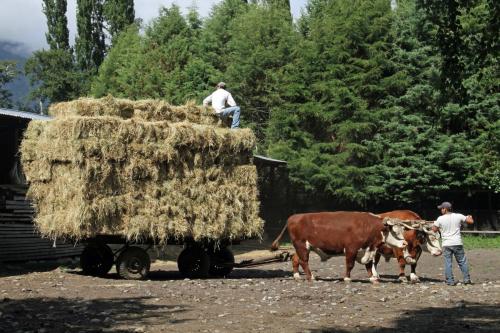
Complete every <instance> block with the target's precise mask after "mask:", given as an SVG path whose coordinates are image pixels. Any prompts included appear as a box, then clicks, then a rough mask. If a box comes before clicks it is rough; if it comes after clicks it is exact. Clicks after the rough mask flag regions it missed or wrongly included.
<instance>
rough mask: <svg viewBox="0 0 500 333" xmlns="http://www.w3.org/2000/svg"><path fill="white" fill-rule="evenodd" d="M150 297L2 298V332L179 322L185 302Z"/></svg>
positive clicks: (118, 329) (53, 332)
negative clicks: (155, 300) (158, 302)
mask: <svg viewBox="0 0 500 333" xmlns="http://www.w3.org/2000/svg"><path fill="white" fill-rule="evenodd" d="M152 302H153V300H151V299H150V298H148V297H141V298H124V299H94V300H85V299H66V298H28V299H20V300H19V299H16V300H11V299H3V300H1V299H0V313H1V320H0V332H18V331H20V332H30V331H31V332H37V331H40V329H43V331H44V332H50V333H59V332H61V333H62V332H103V331H106V332H113V333H122V332H134V330H136V329H137V328H138V327H141V329H142V331H147V329H145V328H144V326H145V325H147V322H155V321H156V322H158V321H159V320H161V322H162V323H170V324H176V323H180V322H184V321H186V320H183V321H179V320H175V319H174V316H175V314H177V313H180V312H185V311H187V310H188V309H187V308H186V307H185V306H183V305H178V306H175V305H169V306H165V305H156V304H152Z"/></svg>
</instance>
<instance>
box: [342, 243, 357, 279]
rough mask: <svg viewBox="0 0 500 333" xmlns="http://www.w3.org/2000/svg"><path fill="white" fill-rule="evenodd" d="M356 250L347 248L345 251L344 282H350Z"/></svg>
mask: <svg viewBox="0 0 500 333" xmlns="http://www.w3.org/2000/svg"><path fill="white" fill-rule="evenodd" d="M357 254H358V251H357V250H355V251H352V250H347V249H346V252H345V276H344V281H345V282H351V271H352V269H353V268H354V263H355V262H356V256H357Z"/></svg>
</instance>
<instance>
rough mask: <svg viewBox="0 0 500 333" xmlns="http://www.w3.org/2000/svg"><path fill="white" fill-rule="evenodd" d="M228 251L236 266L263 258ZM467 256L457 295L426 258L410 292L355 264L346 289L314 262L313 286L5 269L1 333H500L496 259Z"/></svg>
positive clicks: (157, 272)
mask: <svg viewBox="0 0 500 333" xmlns="http://www.w3.org/2000/svg"><path fill="white" fill-rule="evenodd" d="M234 250H235V252H236V251H238V252H236V254H239V255H238V256H237V258H236V259H237V261H238V260H241V259H242V258H249V257H258V256H262V255H264V256H265V255H267V254H269V253H267V252H265V251H263V250H262V251H252V252H249V253H241V252H242V250H238V248H237V247H235V248H234ZM243 251H244V249H243ZM467 256H468V259H469V262H470V266H471V275H472V278H473V280H474V285H472V286H455V287H449V286H446V285H445V284H444V283H443V258H442V257H439V258H433V257H431V256H430V255H429V254H424V255H423V256H422V258H421V260H420V262H419V266H418V268H417V273H418V275H419V276H420V277H421V280H422V281H421V283H418V284H401V283H399V282H397V281H396V279H397V273H398V268H397V265H396V263H395V261H391V262H389V263H385V262H381V263H380V265H379V272H380V273H381V274H382V281H381V283H380V284H378V285H372V284H371V283H369V282H368V279H367V277H366V272H365V270H364V267H362V266H361V265H356V267H355V268H354V270H353V275H352V277H353V279H354V280H353V282H352V283H350V284H346V283H344V282H343V281H342V279H341V278H342V276H343V269H344V268H343V267H344V259H343V258H342V257H338V258H333V259H331V260H329V261H328V262H320V260H319V258H318V257H317V256H316V255H315V254H311V267H312V269H313V273H314V274H315V276H316V277H317V278H318V281H315V282H312V283H308V282H305V281H300V282H296V281H294V280H293V279H292V274H291V263H290V262H286V263H273V264H270V265H267V266H262V267H258V268H249V269H236V270H234V271H233V273H232V274H231V276H230V277H229V278H226V279H206V280H186V279H182V278H181V277H180V275H179V273H178V272H177V266H176V264H175V262H172V261H157V262H155V263H154V264H153V265H152V268H151V275H150V279H149V280H147V281H127V280H121V279H118V277H117V275H116V273H114V272H111V274H110V275H109V277H107V278H93V277H88V276H84V275H81V273H80V270H79V269H78V268H76V267H68V265H66V266H60V265H59V264H57V263H42V264H40V263H36V264H23V265H19V264H17V265H3V267H2V268H1V269H0V332H9V333H10V332H23V333H25V332H39V333H44V332H45V333H52V332H220V333H222V332H287V333H290V332H313V333H319V332H392V331H395V330H397V331H398V332H399V333H404V332H433V333H434V332H453V333H458V332H500V274H499V268H500V251H499V250H470V251H467ZM69 266H71V265H69ZM454 266H455V276H456V277H458V278H460V279H461V274H460V272H459V271H458V270H457V267H456V264H455V265H454ZM408 269H409V268H408ZM407 274H409V272H408V273H407Z"/></svg>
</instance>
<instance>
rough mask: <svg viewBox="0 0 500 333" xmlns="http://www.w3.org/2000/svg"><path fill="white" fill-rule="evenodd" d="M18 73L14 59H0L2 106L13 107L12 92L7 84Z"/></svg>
mask: <svg viewBox="0 0 500 333" xmlns="http://www.w3.org/2000/svg"><path fill="white" fill-rule="evenodd" d="M17 74H18V70H17V69H16V63H15V62H13V61H0V108H11V107H12V101H11V100H10V98H11V97H12V94H11V93H10V91H9V90H8V89H6V88H5V85H6V84H7V83H9V82H10V81H12V80H13V79H14V78H15V77H16V76H17Z"/></svg>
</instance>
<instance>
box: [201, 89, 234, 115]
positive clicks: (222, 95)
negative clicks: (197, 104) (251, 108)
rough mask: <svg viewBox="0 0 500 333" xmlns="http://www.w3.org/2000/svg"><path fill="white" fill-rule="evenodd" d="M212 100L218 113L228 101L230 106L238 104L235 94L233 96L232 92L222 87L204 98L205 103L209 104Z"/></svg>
mask: <svg viewBox="0 0 500 333" xmlns="http://www.w3.org/2000/svg"><path fill="white" fill-rule="evenodd" d="M210 102H212V107H213V108H214V110H215V112H217V113H220V112H222V109H224V108H225V107H226V103H227V104H228V105H229V106H236V102H235V101H234V99H233V96H231V93H230V92H229V91H227V90H224V89H222V88H219V89H217V90H216V91H214V92H213V93H212V94H211V95H210V96H208V97H207V98H205V99H204V100H203V105H205V106H207V105H208V103H210Z"/></svg>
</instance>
